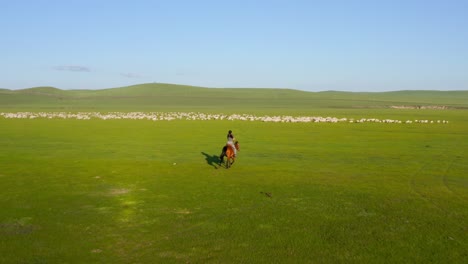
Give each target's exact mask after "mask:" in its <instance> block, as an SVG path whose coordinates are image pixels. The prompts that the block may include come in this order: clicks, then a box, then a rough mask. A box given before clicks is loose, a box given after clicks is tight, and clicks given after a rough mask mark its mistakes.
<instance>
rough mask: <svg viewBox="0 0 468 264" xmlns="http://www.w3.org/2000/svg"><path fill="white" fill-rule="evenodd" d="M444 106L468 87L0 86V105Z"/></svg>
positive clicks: (464, 102)
mask: <svg viewBox="0 0 468 264" xmlns="http://www.w3.org/2000/svg"><path fill="white" fill-rule="evenodd" d="M421 105H422V106H427V105H429V106H447V107H449V108H458V109H465V108H467V109H468V91H395V92H377V93H375V92H339V91H324V92H306V91H299V90H293V89H268V88H204V87H196V86H186V85H174V84H163V83H149V84H140V85H133V86H127V87H119V88H110V89H101V90H61V89H58V88H54V87H35V88H29V89H22V90H7V89H2V90H0V110H34V111H42V110H47V111H189V110H190V111H211V112H215V111H222V110H224V111H231V110H234V109H235V110H237V111H240V112H252V111H254V112H272V111H273V112H274V111H275V110H277V109H282V111H284V110H288V109H289V110H291V111H299V112H301V111H307V110H310V109H330V108H332V109H362V108H372V109H375V108H390V107H391V106H421Z"/></svg>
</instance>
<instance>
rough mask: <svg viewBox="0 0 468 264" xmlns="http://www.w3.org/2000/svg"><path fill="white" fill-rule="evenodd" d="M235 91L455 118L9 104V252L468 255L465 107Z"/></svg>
mask: <svg viewBox="0 0 468 264" xmlns="http://www.w3.org/2000/svg"><path fill="white" fill-rule="evenodd" d="M109 92H111V91H109ZM24 100H26V99H24ZM207 100H208V99H207ZM208 101H209V102H212V100H208ZM208 101H207V102H208ZM397 101H398V100H397ZM400 101H401V100H400ZM108 103H109V105H113V106H112V107H111V108H108V107H103V108H101V110H118V104H117V103H115V102H112V100H109V102H108ZM27 104H29V103H27ZM80 104H81V106H77V105H72V106H70V105H69V106H67V107H70V108H71V109H72V110H77V109H78V108H80V107H82V109H81V110H87V111H93V109H92V108H85V107H84V106H83V104H84V102H80ZM114 104H115V105H114ZM238 104H239V105H238V106H239V109H232V108H228V109H225V108H219V107H218V106H216V107H215V106H213V109H212V110H213V111H214V112H224V113H230V112H228V111H232V112H252V113H254V114H262V113H272V114H276V113H281V111H284V113H285V114H317V115H321V116H336V117H354V118H361V117H366V118H374V117H375V118H393V119H401V120H407V119H408V120H414V119H430V120H439V119H440V120H449V121H450V122H449V124H377V123H362V124H355V123H353V124H350V123H338V124H329V123H320V124H318V123H262V122H242V121H170V122H169V121H156V122H153V121H147V120H105V121H104V120H97V119H92V120H62V119H34V120H28V119H4V118H0V128H1V129H0V146H1V149H0V186H1V188H2V192H1V193H0V208H1V211H0V263H187V262H190V263H369V262H373V263H375V262H377V263H382V262H384V263H385V262H387V263H388V262H390V263H408V262H409V263H415V262H417V263H428V262H434V263H464V262H466V260H467V258H468V251H467V248H468V247H467V246H468V238H467V236H466V233H467V230H466V228H467V224H468V205H467V204H468V203H467V202H468V177H467V172H468V162H467V160H468V115H467V114H466V110H396V109H374V108H366V109H362V108H351V107H344V106H343V105H348V104H352V103H350V102H345V103H343V105H342V106H343V107H335V108H327V107H326V106H323V107H315V108H313V107H309V108H307V107H306V104H305V103H304V104H303V105H299V106H297V107H294V105H291V104H289V103H285V102H284V101H283V104H284V105H283V106H282V107H279V108H278V109H275V108H274V107H273V106H274V104H271V105H268V104H263V105H260V106H259V107H258V108H255V107H253V106H249V105H243V103H238ZM368 104H369V105H373V104H375V103H372V102H369V103H368ZM46 105H49V104H46ZM209 105H211V104H209ZM209 105H208V106H207V107H205V108H203V107H200V108H198V107H193V105H192V107H191V108H187V109H188V110H194V111H209V110H210V107H209ZM49 106H50V105H49ZM114 106H115V109H114ZM242 106H244V107H245V108H242ZM262 106H265V107H264V108H262ZM335 106H336V105H335ZM64 107H65V106H64ZM97 107H98V106H97ZM146 107H148V108H147V109H148V110H150V111H153V110H154V111H156V110H167V111H170V110H172V106H170V107H169V106H168V108H164V107H161V108H159V109H158V107H157V106H155V107H154V108H151V107H150V105H148V106H145V107H143V108H144V109H146ZM248 107H251V108H248ZM0 108H1V109H0V110H1V111H9V110H12V109H13V110H14V109H21V107H18V106H17V105H16V106H15V105H9V106H5V105H1V107H0ZM26 108H27V107H26ZM124 108H125V109H128V110H131V111H134V110H143V109H142V108H139V106H138V105H131V104H128V105H126V106H125V107H124ZM183 108H184V107H182V109H183ZM47 109H53V110H60V107H59V108H57V107H56V106H52V108H47V107H42V106H37V105H32V106H31V108H29V110H35V111H44V110H45V111H47ZM125 109H124V110H125ZM229 129H232V130H233V131H234V134H235V135H236V137H237V138H238V139H239V141H240V145H241V151H240V152H239V158H238V160H237V161H236V163H235V164H234V165H233V167H232V168H231V169H225V168H224V167H220V166H219V165H218V164H217V158H216V157H217V156H218V155H219V153H220V149H221V147H222V145H223V144H224V143H225V142H224V141H225V134H226V132H227V130H229ZM266 193H268V194H269V195H267V194H266ZM270 196H271V197H270Z"/></svg>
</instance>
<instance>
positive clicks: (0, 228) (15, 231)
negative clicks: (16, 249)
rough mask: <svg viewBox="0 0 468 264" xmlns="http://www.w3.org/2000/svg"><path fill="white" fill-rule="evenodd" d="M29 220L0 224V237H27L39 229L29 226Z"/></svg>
mask: <svg viewBox="0 0 468 264" xmlns="http://www.w3.org/2000/svg"><path fill="white" fill-rule="evenodd" d="M29 222H30V218H21V219H16V220H13V221H10V222H4V223H0V235H10V236H13V235H27V234H30V233H32V232H34V231H35V230H38V229H39V226H36V225H33V224H30V223H29Z"/></svg>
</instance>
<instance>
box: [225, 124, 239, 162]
mask: <svg viewBox="0 0 468 264" xmlns="http://www.w3.org/2000/svg"><path fill="white" fill-rule="evenodd" d="M234 142H236V139H235V138H234V135H233V134H232V130H229V132H228V134H227V145H228V146H230V147H231V148H232V149H233V150H234V157H235V156H237V149H236V146H234Z"/></svg>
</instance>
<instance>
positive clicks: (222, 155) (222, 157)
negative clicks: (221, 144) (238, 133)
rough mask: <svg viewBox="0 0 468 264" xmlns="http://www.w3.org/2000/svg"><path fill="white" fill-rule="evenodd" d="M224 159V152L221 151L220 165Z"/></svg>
mask: <svg viewBox="0 0 468 264" xmlns="http://www.w3.org/2000/svg"><path fill="white" fill-rule="evenodd" d="M223 161H224V153H221V155H220V156H219V165H221V163H223Z"/></svg>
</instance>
